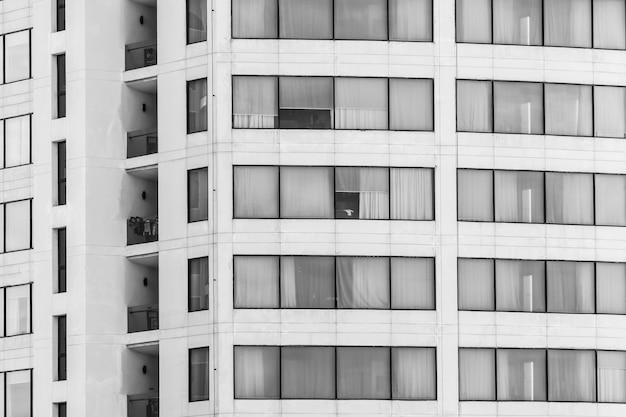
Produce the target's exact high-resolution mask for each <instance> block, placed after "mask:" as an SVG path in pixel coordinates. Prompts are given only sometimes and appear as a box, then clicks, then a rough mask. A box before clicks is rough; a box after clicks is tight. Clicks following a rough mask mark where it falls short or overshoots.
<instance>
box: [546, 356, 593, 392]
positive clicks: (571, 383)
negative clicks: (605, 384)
mask: <svg viewBox="0 0 626 417" xmlns="http://www.w3.org/2000/svg"><path fill="white" fill-rule="evenodd" d="M548 401H580V402H595V401H596V361H595V352H594V351H592V350H548Z"/></svg>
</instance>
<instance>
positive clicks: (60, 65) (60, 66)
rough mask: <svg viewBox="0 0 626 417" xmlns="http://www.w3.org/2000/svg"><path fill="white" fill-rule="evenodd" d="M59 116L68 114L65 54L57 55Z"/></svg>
mask: <svg viewBox="0 0 626 417" xmlns="http://www.w3.org/2000/svg"><path fill="white" fill-rule="evenodd" d="M56 60H57V117H58V118H61V117H65V115H66V93H65V92H66V69H65V54H61V55H57V56H56Z"/></svg>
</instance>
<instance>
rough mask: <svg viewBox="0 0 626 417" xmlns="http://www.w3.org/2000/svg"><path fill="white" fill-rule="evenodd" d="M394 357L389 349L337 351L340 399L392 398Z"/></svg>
mask: <svg viewBox="0 0 626 417" xmlns="http://www.w3.org/2000/svg"><path fill="white" fill-rule="evenodd" d="M390 372H391V357H390V351H389V349H387V348H376V347H338V348H337V398H338V399H352V400H358V399H376V398H378V399H390V398H391V386H390V381H391V378H390V375H389V374H390Z"/></svg>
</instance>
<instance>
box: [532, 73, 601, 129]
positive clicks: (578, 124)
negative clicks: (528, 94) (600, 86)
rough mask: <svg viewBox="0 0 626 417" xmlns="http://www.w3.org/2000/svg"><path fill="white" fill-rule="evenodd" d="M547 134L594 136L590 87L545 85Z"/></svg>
mask: <svg viewBox="0 0 626 417" xmlns="http://www.w3.org/2000/svg"><path fill="white" fill-rule="evenodd" d="M544 88H545V95H546V97H545V100H546V116H545V117H546V134H548V135H569V136H592V135H593V128H592V126H593V105H592V100H591V90H592V89H591V86H590V85H569V84H545V86H544Z"/></svg>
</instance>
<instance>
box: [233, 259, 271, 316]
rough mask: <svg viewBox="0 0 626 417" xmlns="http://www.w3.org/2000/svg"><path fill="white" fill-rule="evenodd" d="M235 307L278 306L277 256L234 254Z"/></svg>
mask: <svg viewBox="0 0 626 417" xmlns="http://www.w3.org/2000/svg"><path fill="white" fill-rule="evenodd" d="M234 277H235V279H234V282H235V308H279V300H278V279H279V278H278V256H235V258H234Z"/></svg>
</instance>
